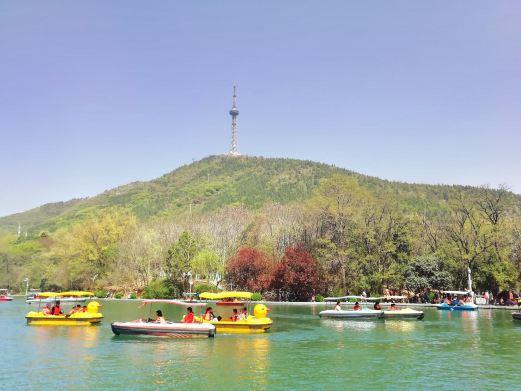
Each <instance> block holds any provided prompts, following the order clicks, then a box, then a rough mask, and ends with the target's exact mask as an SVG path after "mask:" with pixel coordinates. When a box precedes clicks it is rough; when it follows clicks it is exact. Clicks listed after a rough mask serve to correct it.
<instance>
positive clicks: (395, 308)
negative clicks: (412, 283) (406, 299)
mask: <svg viewBox="0 0 521 391" xmlns="http://www.w3.org/2000/svg"><path fill="white" fill-rule="evenodd" d="M389 310H391V311H399V310H400V309H399V308H398V307H397V306H396V304H394V301H393V302H392V303H391V306H390V307H389Z"/></svg>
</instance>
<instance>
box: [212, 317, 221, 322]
mask: <svg viewBox="0 0 521 391" xmlns="http://www.w3.org/2000/svg"><path fill="white" fill-rule="evenodd" d="M221 319H222V316H218V317H217V318H213V319H212V322H220V321H221Z"/></svg>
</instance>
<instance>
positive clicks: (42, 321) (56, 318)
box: [25, 300, 103, 326]
mask: <svg viewBox="0 0 521 391" xmlns="http://www.w3.org/2000/svg"><path fill="white" fill-rule="evenodd" d="M56 303H60V300H56ZM60 304H61V303H60ZM100 307H101V305H100V304H99V303H98V302H97V301H91V302H90V303H89V304H88V305H87V312H75V313H73V314H71V315H66V314H60V315H47V314H44V313H43V312H42V311H31V312H29V313H28V314H27V315H26V316H25V319H27V324H28V325H35V326H90V325H95V324H99V323H100V322H101V320H102V319H103V314H101V313H100V312H99V308H100Z"/></svg>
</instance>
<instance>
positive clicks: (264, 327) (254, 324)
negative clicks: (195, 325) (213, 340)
mask: <svg viewBox="0 0 521 391" xmlns="http://www.w3.org/2000/svg"><path fill="white" fill-rule="evenodd" d="M204 323H207V324H213V325H214V326H215V329H216V330H217V333H218V334H261V333H266V332H268V331H269V329H270V328H271V325H272V324H273V321H272V320H271V319H270V318H261V319H255V318H254V317H250V318H249V319H248V320H238V321H236V322H233V321H231V320H221V321H219V322H208V321H204Z"/></svg>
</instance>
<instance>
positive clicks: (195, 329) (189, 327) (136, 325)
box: [110, 322, 215, 338]
mask: <svg viewBox="0 0 521 391" xmlns="http://www.w3.org/2000/svg"><path fill="white" fill-rule="evenodd" d="M110 327H111V328H112V332H113V333H114V334H116V335H150V336H159V337H171V338H197V337H200V338H203V337H213V336H214V335H215V327H214V326H213V325H210V324H202V323H174V322H167V323H152V322H151V323H148V322H114V323H112V324H111V325H110Z"/></svg>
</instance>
